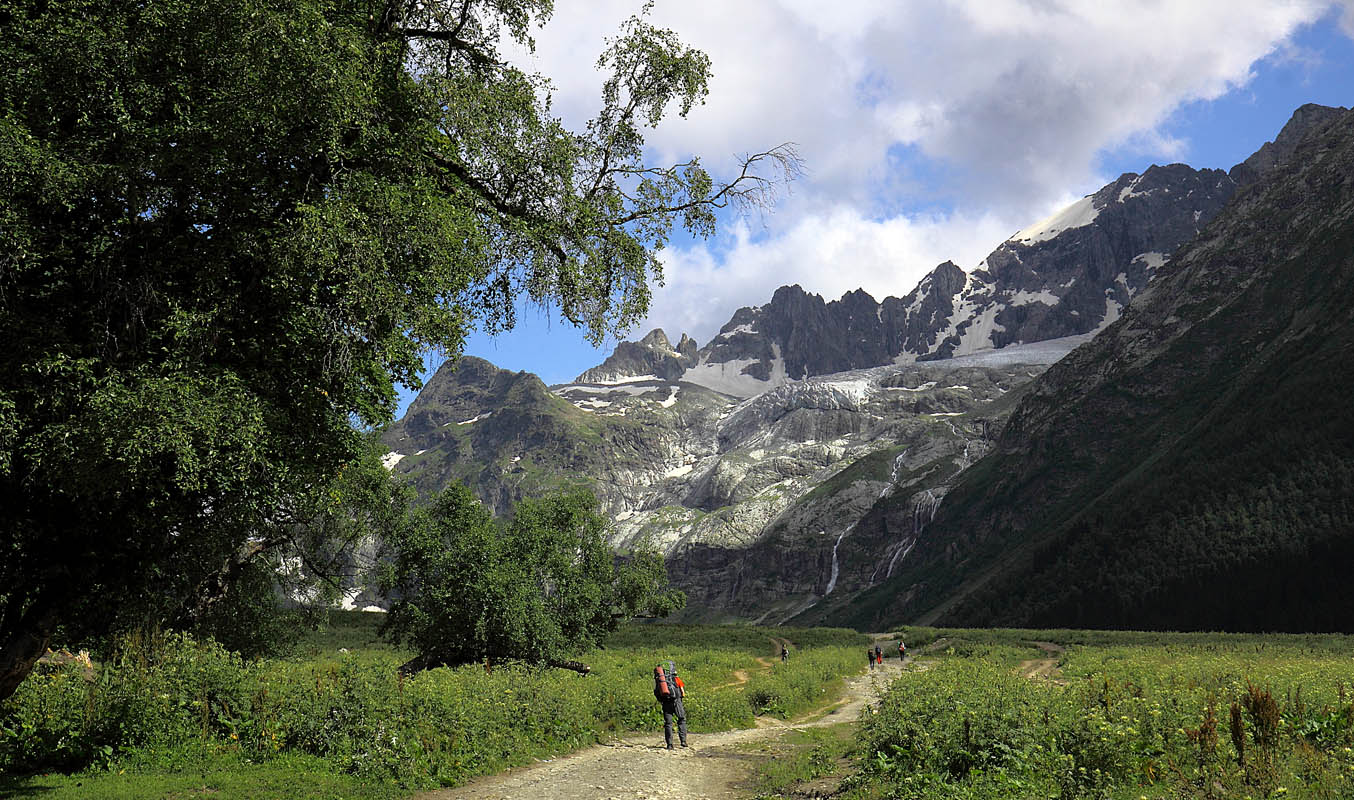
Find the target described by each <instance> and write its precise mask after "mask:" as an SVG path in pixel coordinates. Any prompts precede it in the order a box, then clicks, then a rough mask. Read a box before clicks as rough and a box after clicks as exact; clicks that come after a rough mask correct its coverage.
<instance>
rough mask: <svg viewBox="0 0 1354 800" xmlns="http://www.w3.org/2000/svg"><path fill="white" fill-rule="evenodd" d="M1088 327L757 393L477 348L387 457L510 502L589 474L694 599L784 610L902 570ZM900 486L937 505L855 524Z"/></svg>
mask: <svg viewBox="0 0 1354 800" xmlns="http://www.w3.org/2000/svg"><path fill="white" fill-rule="evenodd" d="M1079 341H1080V340H1069V341H1059V342H1052V343H1044V344H1043V345H1042V346H1038V347H1015V348H1009V349H1008V350H1005V351H1002V352H1001V353H1000V354H996V355H980V356H973V357H969V358H967V359H964V358H961V359H954V360H950V361H947V362H943V363H939V364H926V365H921V364H918V365H895V366H887V367H876V368H871V369H865V370H854V371H847V372H842V373H836V374H833V375H826V376H818V377H813V378H808V379H805V380H802V381H795V382H792V383H787V384H785V385H782V386H780V387H777V388H776V389H773V390H771V391H768V392H763V393H762V394H760V395H757V396H756V397H753V398H750V399H748V400H740V399H739V398H736V397H733V396H730V395H725V394H720V393H718V392H714V391H711V390H710V389H708V388H706V387H703V386H699V385H697V384H691V383H686V382H682V381H677V382H669V381H666V380H660V379H658V378H656V377H639V378H632V379H630V380H628V381H626V382H623V383H611V384H608V383H584V382H576V383H572V384H567V385H561V386H556V387H552V388H550V389H547V388H546V387H545V386H544V385H542V384H541V383H540V381H539V380H538V379H536V378H535V376H533V375H529V374H525V373H511V372H508V371H506V370H499V369H497V368H495V367H493V365H491V364H489V363H488V362H485V361H482V360H480V359H473V358H466V359H462V361H461V362H460V363H459V365H458V366H455V367H453V366H446V367H443V369H442V370H439V372H438V373H437V374H436V375H435V376H434V377H433V379H432V380H430V381H429V382H428V385H427V386H426V387H425V388H424V390H423V392H422V393H421V394H420V396H419V398H418V400H417V401H416V402H415V404H414V405H413V406H411V407H410V410H409V413H408V414H407V415H406V417H405V419H404V420H402V421H401V422H400V423H398V424H396V425H395V426H392V428H391V429H390V430H388V431H387V432H386V434H385V435H384V437H383V441H384V442H385V443H386V444H387V446H388V447H390V452H389V453H388V455H387V456H386V463H387V464H388V465H389V466H390V467H391V469H393V470H394V471H395V472H397V473H400V474H404V475H408V476H409V478H410V479H411V480H413V481H414V482H415V485H416V486H417V487H418V488H419V489H420V492H421V493H424V494H431V493H432V492H435V491H436V490H438V489H440V488H441V487H442V486H444V485H446V484H447V483H448V482H451V481H463V482H465V483H467V484H468V485H470V486H472V487H473V488H474V489H475V490H476V493H477V494H478V495H479V496H480V498H481V499H482V500H484V501H485V502H486V503H487V504H489V505H490V506H491V507H492V508H494V509H495V510H496V511H497V512H499V513H505V512H507V511H509V510H510V509H511V507H512V505H513V504H515V503H516V502H517V500H519V499H521V497H523V496H526V495H530V494H535V493H540V492H544V491H547V490H548V489H549V488H551V487H553V486H557V485H560V484H570V483H573V484H583V485H587V486H588V487H590V488H591V489H592V490H593V491H594V492H595V493H596V494H597V495H598V497H599V499H600V500H601V502H602V506H603V509H604V510H605V511H606V513H608V514H609V515H610V516H611V517H612V518H613V519H614V520H615V532H614V536H613V540H612V543H613V545H615V546H616V547H617V548H618V549H620V550H625V549H629V548H633V547H635V546H638V545H640V544H641V543H647V544H649V545H654V546H657V547H659V548H661V549H662V550H663V551H664V552H665V553H666V554H667V555H668V557H669V560H670V565H671V568H672V572H673V575H674V579H675V580H676V581H677V583H678V585H679V586H681V587H682V588H683V589H685V590H686V591H687V593H688V595H689V597H690V603H691V611H690V612H689V614H690V615H691V616H696V617H719V618H722V617H726V616H729V615H732V616H737V617H740V618H765V619H772V618H774V619H775V620H776V621H779V619H781V618H785V617H788V616H791V615H793V614H795V613H798V612H799V611H802V610H803V609H804V608H806V607H809V606H811V605H813V604H815V603H816V602H818V600H820V599H821V598H823V597H826V596H830V595H834V594H835V595H836V596H844V595H848V594H850V593H853V592H856V591H858V590H860V589H862V588H865V587H867V586H869V585H872V584H873V583H877V582H879V581H882V580H884V579H885V578H887V577H888V576H889V575H890V574H891V572H892V571H893V569H894V568H895V567H896V565H897V564H898V563H899V562H900V561H901V558H902V556H903V555H904V554H905V551H906V548H907V547H909V546H910V543H911V541H912V539H913V538H915V534H916V532H918V531H919V530H920V525H924V523H925V521H926V520H929V514H930V511H931V510H932V509H933V508H934V507H935V505H936V504H938V503H939V499H940V498H941V497H943V496H944V493H945V491H946V490H947V489H948V486H949V483H950V482H951V481H952V479H953V478H954V476H955V475H957V474H958V473H959V472H960V471H961V470H962V469H963V468H965V467H966V466H967V465H968V464H970V463H972V462H973V461H974V460H976V459H977V458H978V457H979V456H980V455H982V454H983V453H984V452H986V449H987V447H988V446H989V439H990V437H992V436H993V435H994V434H995V431H996V430H997V429H998V427H999V422H1000V420H1001V419H1002V418H1003V417H1004V414H1005V413H1006V412H1007V410H1008V409H1009V408H1010V407H1011V405H1012V399H1013V397H1014V395H1015V394H1016V393H1018V391H1019V390H1020V387H1022V386H1023V385H1025V384H1026V383H1028V381H1029V380H1030V379H1031V378H1032V377H1033V376H1035V375H1037V374H1039V373H1040V372H1041V371H1042V370H1043V369H1045V368H1046V367H1047V365H1048V364H1049V363H1051V362H1052V361H1054V360H1056V359H1057V358H1058V357H1060V356H1061V355H1062V354H1063V353H1066V352H1067V350H1068V349H1070V348H1071V347H1072V346H1074V345H1075V344H1077V343H1078V342H1079ZM899 493H901V495H902V496H904V497H906V498H913V497H914V496H915V498H916V499H915V502H916V503H917V504H920V505H921V506H924V508H923V509H922V510H921V511H919V512H918V520H919V526H918V527H916V528H915V529H911V530H910V531H909V532H908V533H907V535H903V536H889V537H885V538H880V537H872V536H864V535H862V536H854V535H853V534H852V530H853V527H854V526H853V525H852V524H851V521H852V520H856V519H859V518H861V517H862V516H865V515H867V514H868V513H869V512H870V510H871V509H872V508H873V507H874V506H875V505H876V504H877V503H879V502H880V500H881V498H885V497H890V496H892V495H894V494H899ZM910 502H911V501H910Z"/></svg>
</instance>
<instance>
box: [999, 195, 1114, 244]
mask: <svg viewBox="0 0 1354 800" xmlns="http://www.w3.org/2000/svg"><path fill="white" fill-rule="evenodd" d="M1099 215H1100V209H1098V208H1096V207H1095V203H1094V202H1092V196H1091V195H1087V196H1085V197H1083V198H1081V199H1080V200H1078V201H1077V202H1075V203H1073V204H1072V205H1070V206H1068V207H1067V208H1064V209H1063V210H1061V211H1059V212H1057V213H1056V214H1054V215H1053V216H1051V217H1048V218H1047V219H1042V220H1040V221H1038V222H1036V223H1034V224H1033V225H1031V226H1030V227H1028V228H1025V229H1024V230H1020V231H1017V232H1016V234H1015V235H1014V236H1012V237H1011V239H1010V241H1013V242H1019V243H1020V244H1027V245H1028V244H1036V243H1038V242H1043V241H1047V240H1049V239H1052V238H1053V237H1055V236H1057V235H1058V234H1060V233H1062V232H1063V231H1067V230H1071V229H1073V228H1084V227H1086V226H1087V225H1090V224H1091V223H1092V222H1095V218H1096V217H1097V216H1099Z"/></svg>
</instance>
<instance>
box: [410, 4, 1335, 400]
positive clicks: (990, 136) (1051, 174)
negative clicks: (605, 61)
mask: <svg viewBox="0 0 1354 800" xmlns="http://www.w3.org/2000/svg"><path fill="white" fill-rule="evenodd" d="M642 6H643V3H642V2H641V0H588V2H586V3H577V4H566V3H559V4H557V6H556V10H555V15H554V17H553V18H552V19H551V20H549V21H548V22H547V23H546V24H545V25H544V26H543V27H541V28H540V29H538V30H536V31H535V32H534V34H533V36H534V40H535V44H536V47H535V50H534V52H527V51H525V50H524V51H520V52H516V53H514V54H513V55H512V56H511V58H512V59H513V60H514V61H515V62H516V63H517V64H518V65H519V66H521V67H523V68H524V69H526V70H528V71H532V72H536V73H539V74H542V75H544V76H547V77H549V78H550V80H551V82H552V85H553V86H552V97H553V109H554V111H555V113H557V114H558V115H559V116H560V118H561V119H562V120H563V121H564V122H565V123H566V124H567V125H569V126H570V127H573V128H575V129H581V128H583V127H584V126H585V125H586V122H587V120H588V119H590V118H591V117H592V116H594V115H595V114H596V111H597V109H598V108H599V107H600V103H601V84H602V81H603V80H604V79H605V76H604V75H602V74H601V73H600V72H598V71H597V70H596V69H595V67H594V63H595V61H596V58H597V55H598V54H600V53H601V51H602V49H603V47H604V46H605V39H606V37H607V36H610V35H614V34H615V32H616V31H617V29H618V28H619V26H620V24H621V22H623V21H624V20H625V19H626V18H628V17H629V16H631V15H633V14H635V13H637V12H639V10H640V9H641V7H642ZM825 7H826V8H829V9H830V13H824V11H823V9H824V8H825ZM650 21H651V22H653V23H654V24H656V25H658V26H660V27H666V28H671V29H673V30H675V31H676V32H677V33H678V34H679V36H680V37H681V38H682V40H683V41H684V42H686V43H687V44H689V45H692V46H694V47H697V48H699V49H701V50H704V51H705V52H706V53H707V54H708V55H709V56H710V58H711V60H712V62H713V72H714V75H713V78H712V80H711V82H710V95H709V97H708V98H707V101H706V103H705V104H704V105H702V106H699V107H697V108H695V109H693V110H692V111H691V113H690V115H689V116H688V117H686V118H685V119H682V118H678V117H677V116H676V115H675V114H670V115H669V118H668V119H666V120H664V121H663V123H662V124H660V126H659V127H658V128H657V129H654V130H650V131H648V132H647V136H646V157H647V158H648V159H649V161H650V162H651V163H655V164H662V163H675V162H680V161H684V160H686V159H688V158H690V157H691V156H692V155H698V156H700V157H701V159H702V163H703V164H704V165H705V166H706V167H707V169H709V170H710V172H711V173H712V175H713V176H714V177H715V178H716V179H718V178H719V177H720V176H721V175H726V176H727V175H729V173H730V170H732V169H733V167H734V166H735V164H736V163H737V161H736V159H737V158H738V156H739V155H740V154H744V153H749V152H757V151H760V150H765V149H768V148H770V147H773V146H775V145H778V144H780V143H782V142H794V143H795V145H796V147H797V149H798V151H799V154H800V155H801V156H802V158H803V159H804V162H805V170H804V174H803V175H802V176H801V177H800V178H799V179H798V180H796V181H795V182H794V183H793V184H791V185H790V187H789V192H788V194H786V195H784V196H783V197H782V198H781V199H780V200H779V201H778V202H777V204H776V205H775V207H774V208H773V209H772V210H771V211H770V213H767V214H761V215H756V216H752V217H740V216H737V215H734V214H723V215H721V218H720V220H719V221H720V225H719V228H718V231H717V232H716V234H715V235H714V236H712V237H710V238H709V239H703V240H702V239H692V238H690V237H684V236H674V238H673V241H672V242H671V243H670V245H669V246H668V248H667V249H665V250H664V251H663V252H662V253H661V254H660V258H661V261H662V263H663V269H664V276H663V279H664V283H663V285H661V286H657V287H655V289H654V294H653V301H652V303H651V305H650V309H649V314H648V318H647V319H645V320H644V321H642V322H641V323H640V324H638V325H636V326H635V328H633V329H632V330H630V331H629V332H627V334H626V335H625V336H624V337H623V338H626V339H638V338H640V337H641V336H643V335H644V334H645V333H646V332H648V331H649V330H651V329H652V328H655V327H661V328H663V329H664V330H665V331H666V333H667V334H668V336H669V337H670V338H671V339H672V340H673V341H676V340H677V338H678V337H679V336H680V335H681V334H682V333H687V334H689V335H690V336H692V337H693V338H695V339H696V340H697V342H698V343H699V344H704V343H705V342H706V341H708V340H709V339H710V338H711V337H712V336H714V335H715V334H716V333H718V331H719V328H720V327H721V326H722V325H723V324H724V323H725V322H727V321H728V319H729V317H730V316H731V315H732V314H733V312H734V311H735V310H737V309H738V308H740V307H742V306H759V305H763V304H765V303H766V302H767V301H769V300H770V299H771V295H772V293H773V292H774V291H775V289H776V288H777V287H778V286H782V285H786V284H793V283H798V284H799V285H800V286H802V287H803V288H804V289H805V290H806V291H809V292H813V293H817V294H821V295H822V296H823V297H824V298H825V299H827V300H832V299H836V298H838V297H840V296H841V295H842V294H844V293H845V292H848V291H851V290H854V289H857V288H863V289H865V290H866V291H867V292H869V293H870V294H872V295H873V296H874V297H875V299H877V300H882V299H883V298H884V297H886V296H888V295H894V296H902V295H905V294H907V293H908V292H910V291H911V290H912V288H913V287H914V286H915V285H916V284H917V282H918V281H919V280H920V279H921V278H922V276H924V275H925V274H927V273H928V272H930V271H931V270H932V269H933V268H934V267H935V266H936V265H937V264H939V263H941V262H942V261H946V260H952V261H954V262H955V263H956V264H958V265H959V266H960V267H962V268H964V269H971V268H972V267H973V266H974V265H976V264H977V263H978V262H979V261H980V260H982V258H983V257H984V256H986V255H987V254H988V253H989V252H991V251H992V250H993V249H995V248H996V246H997V245H999V244H1000V243H1001V242H1002V241H1003V240H1005V239H1006V238H1007V237H1008V236H1010V235H1011V234H1012V233H1014V232H1016V231H1017V230H1019V229H1020V228H1022V227H1024V226H1026V225H1028V224H1029V223H1031V222H1033V221H1036V220H1039V219H1042V218H1044V217H1046V216H1048V215H1049V214H1050V213H1052V212H1053V211H1056V210H1057V209H1059V208H1061V207H1063V206H1065V205H1067V204H1068V203H1070V202H1072V201H1074V200H1076V199H1078V198H1080V197H1082V196H1084V195H1086V194H1089V193H1091V192H1093V191H1095V190H1096V189H1098V188H1099V187H1101V186H1103V185H1104V184H1106V183H1109V182H1110V181H1111V180H1113V179H1115V178H1116V177H1118V176H1119V175H1120V174H1121V173H1124V172H1139V173H1140V172H1142V171H1143V170H1145V169H1146V168H1147V167H1148V166H1150V165H1151V164H1154V163H1155V164H1168V163H1174V162H1184V163H1187V164H1189V165H1191V166H1193V167H1196V168H1205V167H1211V168H1221V169H1227V168H1229V167H1231V166H1232V165H1233V164H1236V163H1237V162H1239V161H1241V160H1243V159H1245V158H1246V156H1248V155H1250V154H1251V153H1252V152H1254V151H1255V150H1256V149H1257V148H1259V147H1260V145H1262V144H1263V143H1264V142H1266V141H1268V140H1271V139H1273V138H1274V136H1275V135H1276V134H1277V133H1278V132H1279V130H1280V128H1282V127H1283V124H1284V122H1286V121H1287V120H1288V118H1289V116H1290V115H1291V114H1292V112H1293V110H1294V109H1296V108H1297V107H1298V106H1300V105H1302V104H1304V103H1309V102H1311V103H1320V104H1323V105H1333V106H1346V107H1348V106H1351V105H1354V80H1351V76H1354V0H1342V1H1341V2H1332V1H1331V0H1325V1H1321V2H1319V1H1317V0H1292V1H1288V0H1255V1H1254V2H1252V1H1251V0H1188V2H1173V1H1172V0H1118V1H1117V2H1114V3H1104V2H1101V1H1100V0H1082V1H1081V2H1076V1H1075V0H1071V1H1068V0H949V1H948V2H939V0H907V1H905V2H878V0H873V1H872V0H834V2H833V3H831V4H823V3H821V2H816V0H736V1H733V2H731V1H730V0H656V2H655V3H654V4H653V8H652V11H651V12H650ZM614 345H615V342H614V341H612V342H608V343H606V344H605V345H603V347H601V348H600V349H599V348H593V347H592V346H591V345H589V344H588V343H587V342H586V341H585V340H584V338H583V334H582V332H581V331H579V330H577V329H575V328H573V327H572V326H570V325H569V324H568V323H566V322H563V321H561V320H560V319H559V318H558V317H557V316H555V315H552V314H551V313H550V312H549V311H542V310H540V309H535V308H529V307H528V308H523V309H522V310H521V311H520V313H519V322H518V325H517V327H516V328H515V329H513V330H512V331H509V332H507V333H503V334H499V335H497V336H486V335H483V334H479V333H476V334H474V335H472V336H471V338H470V339H469V341H468V343H467V346H466V348H465V353H466V354H467V355H474V356H479V357H481V358H484V359H487V360H489V361H491V362H493V363H495V364H497V365H498V366H500V367H502V368H505V369H511V370H526V371H530V372H534V373H536V374H537V375H539V376H541V378H542V379H543V380H545V382H546V383H548V384H554V383H564V382H567V381H569V380H571V379H573V377H574V376H576V375H577V374H578V373H580V372H582V371H583V370H585V369H587V368H589V367H591V366H594V365H596V364H599V363H601V362H602V361H603V360H604V359H605V358H606V356H607V355H608V354H609V353H610V352H611V349H612V348H613V347H614ZM441 360H442V359H441V357H438V356H430V357H429V359H428V366H429V369H430V370H431V369H434V368H436V366H437V365H438V364H440V363H441ZM429 374H431V373H429ZM413 395H414V393H413V392H412V391H405V392H403V393H402V397H401V400H402V402H401V407H400V411H399V414H402V413H403V410H404V408H405V406H407V404H408V402H409V401H410V400H412V398H413ZM397 416H398V414H397Z"/></svg>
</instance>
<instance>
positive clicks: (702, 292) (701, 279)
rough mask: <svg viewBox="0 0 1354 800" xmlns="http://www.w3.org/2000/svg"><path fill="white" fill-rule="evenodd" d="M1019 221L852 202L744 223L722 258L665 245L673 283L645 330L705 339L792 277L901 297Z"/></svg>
mask: <svg viewBox="0 0 1354 800" xmlns="http://www.w3.org/2000/svg"><path fill="white" fill-rule="evenodd" d="M1016 227H1017V226H1014V225H1013V223H1012V222H1011V221H1010V220H1002V219H1000V218H998V217H995V216H992V215H984V216H977V217H968V216H957V215H954V216H948V217H945V216H930V217H916V218H910V217H903V216H896V217H891V218H888V219H883V220H871V219H867V218H865V217H863V216H861V214H860V212H859V210H857V209H855V208H853V207H851V206H847V205H840V206H837V207H835V208H832V209H827V210H825V211H823V212H821V213H812V214H808V215H805V216H803V217H801V218H799V219H798V220H797V222H796V223H795V224H794V225H793V226H792V227H790V228H788V229H785V230H782V231H781V232H779V233H778V234H776V235H774V236H766V235H762V236H755V235H754V233H753V231H752V230H751V229H750V228H749V227H748V225H747V224H745V223H738V224H736V225H734V226H732V228H731V230H730V231H728V234H727V235H729V236H730V237H731V239H732V244H731V246H730V247H729V248H728V250H727V251H726V252H723V253H721V254H720V257H719V258H716V256H715V255H713V254H712V253H711V252H710V251H709V250H708V249H706V248H704V247H699V246H696V247H688V248H682V249H675V248H674V249H670V250H668V251H665V252H664V257H663V261H664V265H665V267H664V269H665V273H666V285H664V286H662V287H658V288H656V289H655V290H654V302H653V306H652V308H653V313H651V314H650V316H649V320H648V322H647V323H646V324H645V325H642V326H640V330H641V331H647V330H648V329H650V328H653V327H661V328H663V329H664V330H665V331H667V332H668V333H669V334H670V335H672V336H676V335H677V333H678V332H686V333H689V334H691V335H692V336H693V337H694V338H696V340H697V341H699V342H700V343H701V344H704V343H705V342H706V341H708V340H709V339H710V338H711V337H712V336H714V334H715V333H716V332H718V330H719V327H720V326H721V325H722V324H723V323H724V322H726V321H727V320H728V319H729V317H730V315H732V313H733V312H734V311H735V310H737V309H738V308H740V307H742V306H759V305H762V304H763V303H765V302H767V301H768V300H770V299H771V294H772V292H773V291H775V288H776V287H777V286H781V285H788V284H795V283H798V284H799V285H800V286H802V287H804V289H805V290H806V291H809V292H812V293H815V294H821V295H823V297H824V299H827V300H835V299H837V298H838V297H840V296H841V295H843V294H845V293H846V292H849V291H852V290H855V289H864V290H865V291H867V292H869V293H870V294H871V295H873V296H874V298H875V299H876V300H882V299H884V298H885V297H886V296H888V295H890V294H893V295H899V296H901V295H903V294H906V293H907V292H908V291H910V290H911V288H912V287H913V286H915V285H916V283H917V281H919V280H921V278H922V276H924V275H925V274H926V273H928V272H930V271H931V270H932V269H934V268H935V266H936V264H939V263H940V262H942V261H945V260H947V259H953V260H955V261H956V262H957V263H968V264H970V265H972V264H975V263H977V262H978V261H979V260H980V259H981V258H982V257H983V256H985V255H986V254H987V252H988V250H990V249H991V243H992V242H1000V241H1002V240H1004V239H1005V238H1006V237H1007V236H1009V235H1011V233H1013V232H1014V231H1015V228H1016ZM899 287H906V288H904V289H899Z"/></svg>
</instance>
